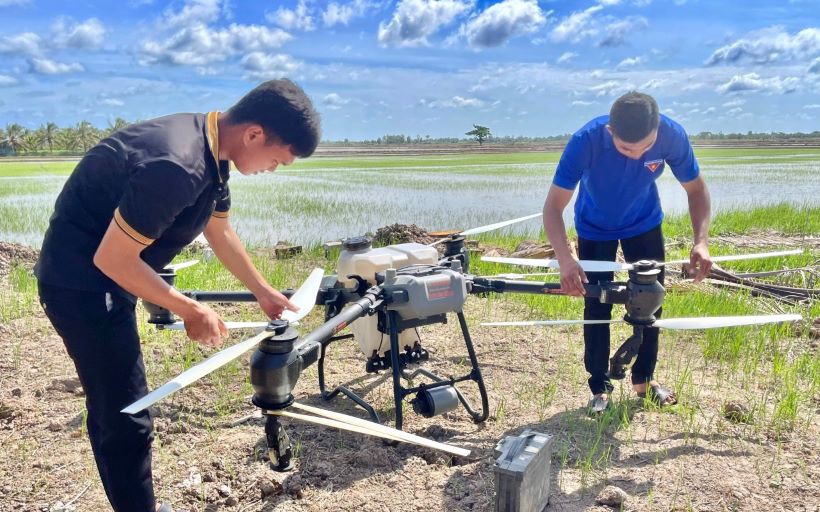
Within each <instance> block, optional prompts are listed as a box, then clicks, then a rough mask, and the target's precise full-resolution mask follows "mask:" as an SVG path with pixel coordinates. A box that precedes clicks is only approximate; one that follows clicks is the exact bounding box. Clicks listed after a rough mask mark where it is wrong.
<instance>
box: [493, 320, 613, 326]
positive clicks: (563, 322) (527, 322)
mask: <svg viewBox="0 0 820 512" xmlns="http://www.w3.org/2000/svg"><path fill="white" fill-rule="evenodd" d="M618 322H623V320H523V321H520V322H483V323H482V324H481V325H486V326H488V327H519V326H530V325H593V324H614V323H618Z"/></svg>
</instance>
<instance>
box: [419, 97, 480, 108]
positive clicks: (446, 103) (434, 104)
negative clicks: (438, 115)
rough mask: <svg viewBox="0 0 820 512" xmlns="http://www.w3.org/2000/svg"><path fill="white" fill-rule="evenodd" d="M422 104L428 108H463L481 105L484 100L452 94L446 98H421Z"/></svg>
mask: <svg viewBox="0 0 820 512" xmlns="http://www.w3.org/2000/svg"><path fill="white" fill-rule="evenodd" d="M420 103H421V104H422V105H427V106H428V107H430V108H438V107H445V108H464V107H483V106H484V102H483V101H482V100H480V99H478V98H463V97H461V96H453V97H452V98H450V99H447V100H436V101H430V102H427V101H425V100H421V102H420Z"/></svg>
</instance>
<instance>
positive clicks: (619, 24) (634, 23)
mask: <svg viewBox="0 0 820 512" xmlns="http://www.w3.org/2000/svg"><path fill="white" fill-rule="evenodd" d="M648 26H649V22H648V21H646V18H644V17H643V16H630V17H628V18H625V19H622V20H618V21H615V22H613V23H610V24H609V25H607V26H606V28H605V29H604V32H605V34H606V35H605V36H604V38H603V39H602V40H601V41H600V42H599V43H598V46H604V47H612V46H620V45H622V44H626V38H627V36H629V35H630V34H632V33H633V32H635V31H637V30H640V29H644V28H646V27H648Z"/></svg>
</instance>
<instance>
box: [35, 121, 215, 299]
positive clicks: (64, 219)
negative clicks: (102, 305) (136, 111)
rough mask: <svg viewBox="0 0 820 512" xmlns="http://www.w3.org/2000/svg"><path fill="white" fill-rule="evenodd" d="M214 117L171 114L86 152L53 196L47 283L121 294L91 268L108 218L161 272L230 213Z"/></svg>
mask: <svg viewBox="0 0 820 512" xmlns="http://www.w3.org/2000/svg"><path fill="white" fill-rule="evenodd" d="M216 119H217V113H216V112H211V113H209V114H207V115H206V114H175V115H171V116H166V117H160V118H158V119H152V120H150V121H145V122H142V123H138V124H134V125H131V126H128V127H127V128H125V129H123V130H120V131H118V132H116V133H114V134H113V135H111V136H110V137H108V138H106V139H103V140H102V141H101V142H100V143H99V144H98V145H97V146H95V147H93V148H92V149H91V150H89V151H88V153H86V155H85V156H84V157H83V159H82V160H81V161H80V163H79V164H78V165H77V167H76V168H75V169H74V172H73V173H72V174H71V176H70V177H69V178H68V180H67V181H66V184H65V186H64V187H63V190H62V192H60V195H59V196H58V197H57V202H56V204H55V206H54V214H53V215H52V216H51V220H50V221H49V227H48V230H47V231H46V235H45V239H44V240H43V247H42V249H41V251H40V259H39V261H38V262H37V265H36V266H35V268H34V273H35V275H36V276H37V279H38V280H39V281H40V282H41V283H44V284H47V285H52V286H59V287H63V288H69V289H75V290H90V291H115V292H121V293H123V294H125V295H126V296H130V295H129V294H127V293H125V292H124V290H122V289H121V288H120V287H119V286H118V285H116V284H115V283H114V282H113V281H112V280H111V279H109V278H108V277H106V276H105V275H104V274H103V273H102V272H101V271H100V270H99V269H98V268H97V267H96V266H94V261H93V260H94V253H95V252H96V251H97V248H98V247H99V245H100V241H102V238H103V235H104V234H105V231H106V229H108V226H109V224H110V223H111V219H112V218H113V219H114V220H115V222H116V223H117V225H118V226H119V227H120V229H122V230H123V231H124V232H125V233H126V234H127V235H128V236H130V237H131V238H133V239H134V240H136V241H137V242H139V243H140V244H142V245H144V246H145V249H144V250H143V251H142V253H141V254H140V257H141V258H142V259H143V261H145V262H146V263H147V264H148V265H150V266H151V267H152V268H153V269H154V270H156V271H159V270H161V269H162V268H163V267H164V266H165V265H167V264H168V263H169V262H170V261H171V260H172V259H173V258H174V256H176V255H177V254H179V252H180V251H181V250H182V249H183V248H184V247H185V246H186V245H188V244H189V243H191V241H193V239H194V238H196V237H197V236H198V235H199V234H200V233H202V231H203V230H204V229H205V225H206V224H207V223H208V220H209V219H210V218H211V216H218V217H227V216H228V210H229V209H230V190H229V189H228V162H227V161H220V162H218V161H217V158H216V156H215V155H218V154H219V148H218V147H217V144H218V141H219V139H218V134H217V123H216Z"/></svg>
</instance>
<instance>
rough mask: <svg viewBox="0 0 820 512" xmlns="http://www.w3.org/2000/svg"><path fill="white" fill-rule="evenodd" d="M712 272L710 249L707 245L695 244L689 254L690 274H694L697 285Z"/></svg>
mask: <svg viewBox="0 0 820 512" xmlns="http://www.w3.org/2000/svg"><path fill="white" fill-rule="evenodd" d="M710 270H712V258H711V256H709V247H708V246H707V245H706V244H705V243H701V244H695V245H694V246H693V247H692V252H691V253H690V254H689V272H690V273H693V274H694V276H693V278H694V280H695V282H696V283H698V282H700V281H703V279H704V278H705V277H706V276H707V275H709V271H710Z"/></svg>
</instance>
